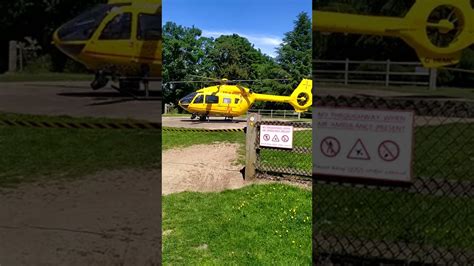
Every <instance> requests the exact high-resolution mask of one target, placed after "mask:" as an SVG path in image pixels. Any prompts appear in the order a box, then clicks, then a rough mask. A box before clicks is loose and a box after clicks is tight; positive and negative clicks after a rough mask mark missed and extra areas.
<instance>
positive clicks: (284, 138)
mask: <svg viewBox="0 0 474 266" xmlns="http://www.w3.org/2000/svg"><path fill="white" fill-rule="evenodd" d="M260 146H262V147H273V148H283V149H293V126H272V125H261V126H260Z"/></svg>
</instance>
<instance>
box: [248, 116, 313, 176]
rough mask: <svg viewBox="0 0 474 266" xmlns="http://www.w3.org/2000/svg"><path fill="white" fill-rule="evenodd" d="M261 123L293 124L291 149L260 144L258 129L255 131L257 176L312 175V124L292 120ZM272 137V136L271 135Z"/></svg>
mask: <svg viewBox="0 0 474 266" xmlns="http://www.w3.org/2000/svg"><path fill="white" fill-rule="evenodd" d="M261 125H275V126H293V149H278V148H269V147H263V146H260V144H259V140H260V130H258V131H257V137H256V142H255V148H256V150H257V161H256V174H257V177H265V176H268V175H289V176H301V177H311V176H312V166H313V162H312V156H311V154H312V149H311V147H312V124H311V123H307V122H292V121H261V122H258V123H257V127H258V128H260V126H261ZM272 137H273V136H272Z"/></svg>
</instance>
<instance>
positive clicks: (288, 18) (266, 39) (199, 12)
mask: <svg viewBox="0 0 474 266" xmlns="http://www.w3.org/2000/svg"><path fill="white" fill-rule="evenodd" d="M311 3H312V1H311V0H163V23H165V22H167V21H173V22H175V23H177V24H179V25H182V26H186V27H191V26H195V27H197V28H199V29H201V30H202V31H203V35H204V36H207V37H214V38H217V37H219V36H220V35H228V34H233V33H237V34H239V35H240V36H242V37H245V38H247V39H248V40H249V41H250V42H251V43H253V44H254V45H255V47H256V48H260V49H261V50H262V52H264V53H265V54H268V55H270V56H275V55H276V53H275V48H277V47H278V45H279V44H280V43H281V40H282V39H283V37H284V34H285V33H286V32H288V31H291V30H292V29H293V22H294V20H295V19H296V17H297V15H298V14H299V13H300V12H306V13H307V14H308V15H309V16H311Z"/></svg>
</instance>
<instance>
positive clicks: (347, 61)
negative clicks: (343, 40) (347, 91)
mask: <svg viewBox="0 0 474 266" xmlns="http://www.w3.org/2000/svg"><path fill="white" fill-rule="evenodd" d="M347 84H349V58H346V63H345V67H344V85H347Z"/></svg>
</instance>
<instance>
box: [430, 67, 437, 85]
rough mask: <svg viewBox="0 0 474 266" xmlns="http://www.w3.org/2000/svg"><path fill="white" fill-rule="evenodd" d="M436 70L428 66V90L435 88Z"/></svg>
mask: <svg viewBox="0 0 474 266" xmlns="http://www.w3.org/2000/svg"><path fill="white" fill-rule="evenodd" d="M437 74H438V73H437V70H436V68H430V85H429V86H430V87H429V88H430V90H436V79H437V76H438V75H437Z"/></svg>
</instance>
